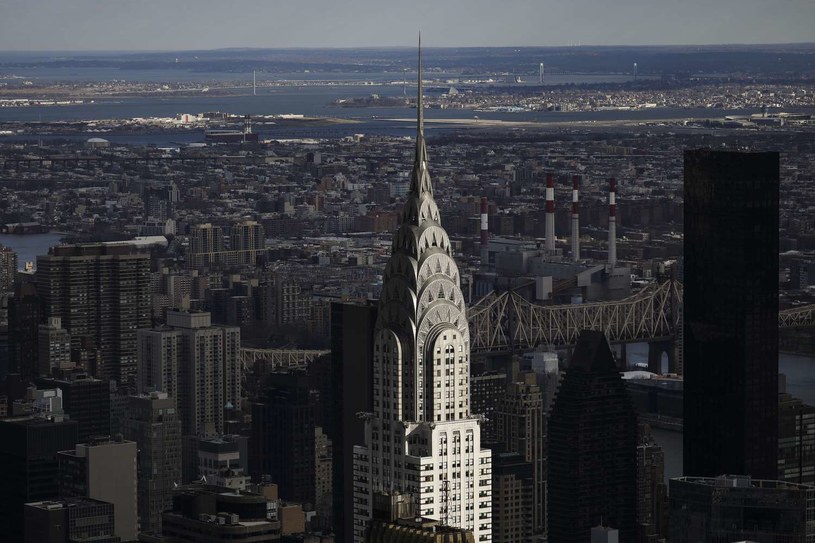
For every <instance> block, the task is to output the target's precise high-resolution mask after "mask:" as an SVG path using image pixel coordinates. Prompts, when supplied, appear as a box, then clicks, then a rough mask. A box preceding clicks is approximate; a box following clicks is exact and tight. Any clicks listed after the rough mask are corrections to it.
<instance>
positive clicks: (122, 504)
mask: <svg viewBox="0 0 815 543" xmlns="http://www.w3.org/2000/svg"><path fill="white" fill-rule="evenodd" d="M58 458H59V496H60V497H61V498H77V497H79V498H92V499H94V500H101V501H103V502H108V503H111V504H113V510H114V515H113V519H114V526H115V535H116V536H118V537H121V538H122V541H134V540H135V539H136V538H137V536H138V518H139V517H138V510H137V507H136V500H137V488H136V486H137V483H136V481H137V475H136V474H137V468H136V443H134V442H132V441H125V440H123V439H116V440H110V439H98V440H94V441H90V442H88V443H80V444H77V445H76V447H75V448H74V449H72V450H67V451H62V452H60V453H59V454H58Z"/></svg>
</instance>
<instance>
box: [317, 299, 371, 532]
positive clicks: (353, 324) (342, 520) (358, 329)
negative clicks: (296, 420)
mask: <svg viewBox="0 0 815 543" xmlns="http://www.w3.org/2000/svg"><path fill="white" fill-rule="evenodd" d="M376 313H377V307H376V305H373V304H368V305H356V304H349V303H339V302H334V303H332V304H331V370H330V375H331V387H330V389H329V390H328V394H326V395H325V396H323V397H322V398H321V399H322V402H323V405H324V406H328V407H329V409H328V413H327V417H326V427H325V432H326V435H328V437H329V438H330V439H331V441H332V445H333V449H332V463H333V466H332V468H333V483H334V484H333V486H334V488H333V494H334V495H333V507H332V513H333V516H334V531H335V533H336V534H337V541H338V542H339V543H350V542H351V541H353V538H354V531H353V523H354V511H353V504H354V488H353V487H354V466H353V462H352V461H351V459H352V458H353V455H354V445H355V444H357V443H362V442H363V440H364V439H365V432H364V428H363V425H361V424H359V419H358V417H357V414H358V413H368V412H371V411H373V399H372V397H371V396H372V391H373V381H372V376H371V372H372V371H373V356H374V345H373V344H374V341H373V338H374V327H375V326H376ZM320 393H321V394H323V391H322V390H321V392H320Z"/></svg>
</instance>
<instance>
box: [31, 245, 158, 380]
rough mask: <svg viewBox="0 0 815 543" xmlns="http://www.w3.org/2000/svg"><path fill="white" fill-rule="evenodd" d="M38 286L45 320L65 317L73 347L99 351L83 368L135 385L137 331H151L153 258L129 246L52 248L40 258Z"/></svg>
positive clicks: (102, 376)
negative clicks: (92, 360)
mask: <svg viewBox="0 0 815 543" xmlns="http://www.w3.org/2000/svg"><path fill="white" fill-rule="evenodd" d="M36 284H37V293H38V295H39V296H40V298H41V299H42V307H43V309H44V313H45V317H46V318H48V317H60V318H61V319H62V326H63V327H64V328H65V329H66V330H67V331H68V333H70V335H71V347H72V348H73V349H76V350H78V351H80V350H85V351H96V350H98V354H99V358H101V359H99V360H95V363H94V365H95V367H86V368H85V369H86V370H87V371H89V372H91V373H93V375H94V377H97V378H100V379H106V380H109V379H114V380H116V381H117V382H119V383H120V384H122V385H133V386H135V379H136V330H138V329H139V328H149V327H150V256H149V255H148V254H147V253H140V252H137V251H136V249H135V248H134V247H131V246H128V245H117V246H105V245H101V244H96V245H65V246H58V247H53V248H52V249H51V251H50V254H48V255H44V256H38V257H37V275H36ZM79 358H81V356H80V357H79ZM92 358H94V359H96V353H94V354H93V355H92Z"/></svg>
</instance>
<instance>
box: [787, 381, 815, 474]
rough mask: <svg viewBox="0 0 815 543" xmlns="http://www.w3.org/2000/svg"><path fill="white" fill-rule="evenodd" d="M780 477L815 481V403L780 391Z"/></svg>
mask: <svg viewBox="0 0 815 543" xmlns="http://www.w3.org/2000/svg"><path fill="white" fill-rule="evenodd" d="M778 479H779V480H781V481H789V482H791V483H800V484H804V485H815V407H813V406H811V405H807V404H805V403H804V402H802V401H801V400H799V399H798V398H794V397H793V396H790V395H789V394H786V393H784V394H779V395H778Z"/></svg>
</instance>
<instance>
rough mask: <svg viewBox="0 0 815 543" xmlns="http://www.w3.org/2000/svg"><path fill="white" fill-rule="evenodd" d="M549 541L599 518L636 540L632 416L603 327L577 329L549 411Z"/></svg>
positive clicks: (585, 535)
mask: <svg viewBox="0 0 815 543" xmlns="http://www.w3.org/2000/svg"><path fill="white" fill-rule="evenodd" d="M548 428H549V434H548V442H547V450H548V455H549V461H548V468H549V492H548V495H547V499H546V501H547V510H548V513H549V519H548V520H549V542H550V543H585V542H586V541H588V540H589V537H590V532H591V528H592V527H594V526H597V525H599V524H600V523H601V522H602V523H604V524H605V525H606V526H610V527H612V528H616V529H618V530H619V535H620V541H636V528H635V524H636V516H637V415H636V413H635V411H634V406H633V404H632V402H631V398H630V396H629V394H628V390H627V389H626V386H625V383H624V382H623V380H622V378H621V377H620V374H619V372H618V370H617V364H616V362H615V360H614V355H613V354H612V352H611V347H610V346H609V344H608V341H607V340H606V338H605V336H604V335H603V333H602V332H597V331H588V330H587V331H583V332H582V333H581V334H580V339H579V340H578V342H577V346H576V347H575V349H574V355H573V356H572V361H571V363H570V364H569V367H568V369H567V370H566V374H565V376H564V377H563V379H562V380H561V382H560V388H559V389H558V391H557V396H556V397H555V402H554V405H553V406H552V411H551V412H550V414H549V426H548Z"/></svg>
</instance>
